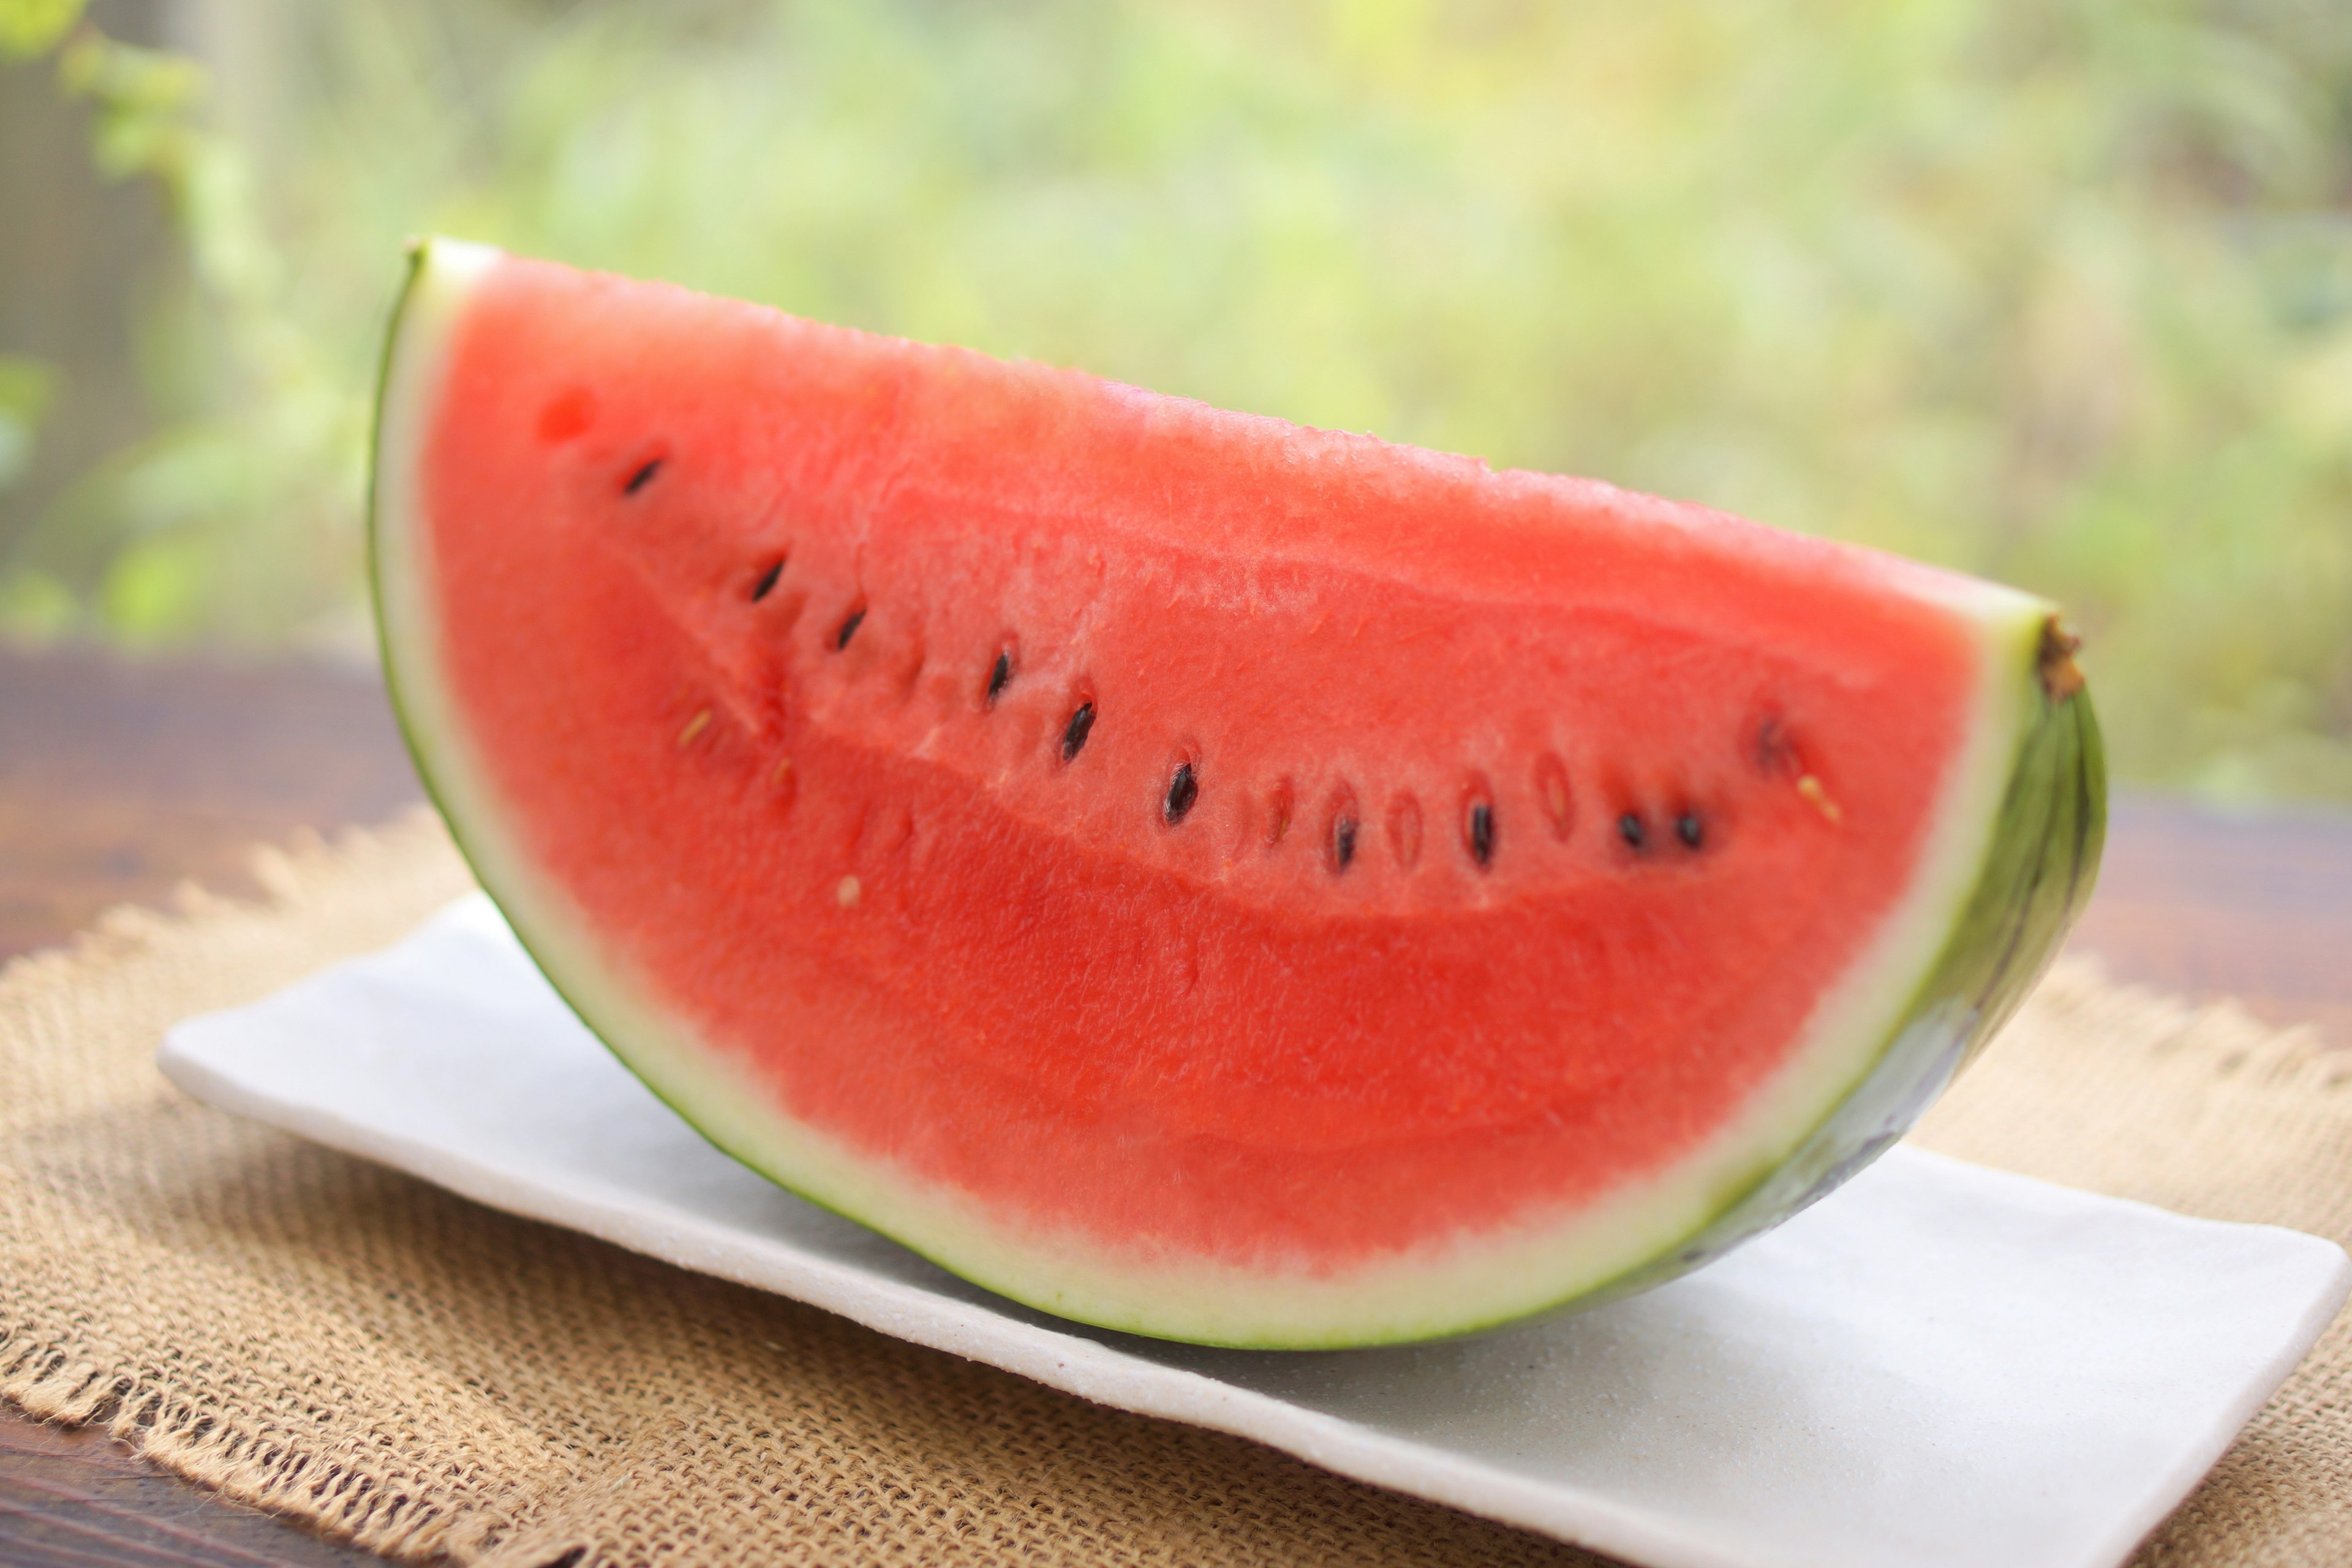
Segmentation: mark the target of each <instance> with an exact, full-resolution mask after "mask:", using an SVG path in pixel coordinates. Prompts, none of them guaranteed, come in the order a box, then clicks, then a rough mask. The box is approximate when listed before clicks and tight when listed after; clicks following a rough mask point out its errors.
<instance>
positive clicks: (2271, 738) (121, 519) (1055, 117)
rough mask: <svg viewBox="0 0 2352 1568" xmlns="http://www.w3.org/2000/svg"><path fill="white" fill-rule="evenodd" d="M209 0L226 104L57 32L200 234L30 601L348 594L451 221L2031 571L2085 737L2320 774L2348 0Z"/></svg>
mask: <svg viewBox="0 0 2352 1568" xmlns="http://www.w3.org/2000/svg"><path fill="white" fill-rule="evenodd" d="M0 5H15V6H17V7H19V8H24V9H30V10H36V11H37V10H47V11H50V12H58V11H59V9H60V8H59V7H58V6H57V5H55V4H54V3H53V0H50V3H47V4H42V3H39V0H34V3H32V4H30V5H29V6H28V5H27V0H0ZM65 9H68V10H69V9H70V8H69V7H68V8H65ZM215 9H216V11H218V12H220V13H221V14H223V15H226V14H228V12H229V9H230V8H227V7H216V8H215ZM236 12H237V13H238V14H240V15H242V16H245V17H246V20H245V22H244V23H243V24H242V25H241V26H242V31H241V32H239V31H237V30H236V29H235V28H232V29H231V30H230V34H229V36H227V37H226V44H225V45H224V46H223V47H222V49H221V50H220V58H222V59H224V60H225V61H226V62H228V64H227V65H226V66H224V70H226V71H227V73H228V74H227V75H226V76H225V77H224V81H225V83H226V85H225V86H223V87H222V88H220V89H219V90H217V91H215V92H213V93H212V94H211V96H209V97H207V89H206V85H205V78H204V76H203V74H202V73H201V72H200V71H199V70H198V69H197V68H195V67H194V65H193V63H192V62H189V61H185V60H182V59H178V58H172V57H165V56H153V55H146V54H142V53H140V52H138V51H132V50H127V49H125V48H123V47H121V46H119V45H114V44H110V43H108V42H107V41H105V40H103V39H102V38H100V37H98V36H97V35H95V34H94V33H91V32H89V31H87V30H84V31H81V32H79V33H76V34H73V35H71V36H70V37H68V41H67V43H66V44H65V45H64V49H63V53H62V55H61V57H60V66H59V69H60V79H61V83H62V85H63V86H64V87H65V89H67V90H68V91H69V92H72V93H75V94H77V95H79V97H80V98H81V99H82V100H84V101H86V102H87V103H88V104H89V106H90V110H91V124H92V129H93V134H94V138H95V140H94V146H95V149H96V152H97V155H98V157H99V159H100V163H101V164H102V165H103V166H104V167H106V168H107V169H108V170H110V172H113V173H115V174H119V175H123V176H132V175H135V176H139V177H146V178H152V179H155V180H158V181H160V182H162V183H163V185H164V186H165V187H166V188H167V189H168V191H169V194H170V198H171V201H172V204H173V210H174V212H175V213H176V215H177V216H178V219H179V222H180V225H181V228H182V231H183V232H184V235H185V236H186V240H187V245H188V248H189V257H188V262H187V267H186V275H187V283H186V287H185V289H184V299H182V300H179V302H178V304H177V305H176V307H175V308H173V309H169V310H157V311H156V312H154V319H153V320H152V321H150V322H148V323H147V326H146V335H145V341H146V342H147V343H148V345H149V347H148V358H149V361H150V362H151V363H150V379H151V381H152V384H153V386H154V398H155V401H156V405H157V406H158V408H159V410H161V411H162V413H161V418H162V423H161V425H160V426H159V433H158V434H157V435H156V436H155V437H153V438H152V440H151V441H149V442H147V443H145V444H144V445H142V446H141V447H137V448H136V449H133V450H131V451H127V452H123V453H121V454H120V455H119V456H118V457H117V458H115V459H114V460H112V461H110V463H108V464H107V465H105V466H103V467H102V468H100V469H99V470H98V471H96V472H93V473H91V474H89V475H88V476H86V477H85V478H84V479H82V480H81V481H80V482H79V483H78V484H77V485H76V486H74V487H73V488H72V489H71V490H70V491H69V492H68V494H67V495H66V496H65V497H64V498H63V499H62V500H60V501H59V502H58V504H57V506H56V507H54V508H53V509H51V510H50V512H49V513H48V515H47V516H46V517H44V518H43V519H42V520H41V521H40V523H39V525H38V526H37V528H35V529H34V530H33V531H32V532H31V533H30V534H29V535H27V536H26V538H24V539H22V540H20V541H19V542H17V543H16V548H15V554H14V558H13V560H12V561H11V563H9V565H10V568H11V570H12V571H13V575H5V574H0V619H9V620H11V622H12V624H15V625H16V626H19V628H20V629H22V630H31V629H35V626H34V623H35V622H38V625H39V626H40V627H42V628H47V629H49V630H55V629H58V628H59V627H62V626H71V625H79V626H91V627H97V628H100V629H102V630H103V631H104V632H105V633H106V634H108V635H110V636H112V637H118V638H121V639H122V640H125V641H128V642H132V643H168V642H172V641H174V640H180V639H187V638H199V637H201V638H213V639H227V640H231V641H244V642H261V643H267V642H273V641H282V640H284V639H287V638H289V637H310V636H317V635H321V634H320V628H321V627H326V628H332V627H335V626H344V627H346V628H348V627H349V626H352V625H353V624H355V622H354V617H356V616H357V615H358V614H359V613H360V612H359V611H358V609H357V605H359V603H360V598H359V589H360V584H359V578H358V574H359V570H360V568H359V563H358V559H357V551H356V537H357V527H358V522H357V519H358V512H359V508H360V504H361V488H362V473H361V463H362V456H361V454H362V442H363V439H364V432H365V425H366V417H367V411H366V405H365V399H366V396H367V393H368V389H369V372H370V365H371V362H372V358H373V353H374V351H375V341H374V340H375V334H376V332H377V331H378V330H379V326H380V322H381V319H382V315H383V309H384V306H385V304H386V301H387V298H388V295H389V291H390V289H392V287H393V285H394V281H395V280H396V278H397V275H398V270H399V267H398V259H397V258H398V244H399V241H400V239H401V237H403V236H404V235H405V234H408V233H411V232H417V231H428V230H429V231H446V232H451V233H456V234H460V235H466V236H469V237H478V238H483V239H488V240H492V241H496V242H499V243H501V244H504V245H507V246H509V247H513V248H516V249H519V250H523V251H528V252H532V253H536V254H541V255H548V256H554V257H560V258H565V259H568V260H572V261H575V262H579V263H583V264H586V265H592V266H597V267H605V268H616V269H619V270H623V271H627V272H632V273H637V274H642V275H650V276H658V277H666V278H672V279H677V280H680V281H682V282H686V283H689V284H692V285H695V286H697V287H700V288H704V289H713V290H717V291H719V292H723V293H729V294H735V295H741V296H745V297H749V298H751V299H757V300H768V301H772V302H773V303H775V304H778V305H781V306H782V307H784V308H785V309H787V310H794V311H798V312H801V313H803V314H806V315H811V316H816V317H820V318H824V319H826V320H830V321H843V322H847V323H850V324H853V325H857V326H863V327H868V328H873V329H877V330H881V331H892V332H899V333H904V334H907V335H909V336H913V337H918V338H925V339H932V340H941V341H948V342H961V343H967V344H970V345H971V346H974V347H977V348H980V349H983V350H986V351H988V352H990V353H998V354H1010V355H1028V356H1033V357H1036V358H1040V359H1045V360H1049V361H1053V362H1056V363H1068V364H1076V365H1080V366H1083V367H1085V368H1087V369H1090V370H1094V371H1097V372H1099V373H1101V374H1108V375H1111V376H1115V377H1118V378H1120V379H1123V380H1128V381H1133V382H1138V383H1140V384H1145V385H1149V386H1153V387H1157V388H1160V389H1161V390H1165V391H1170V392H1177V393H1183V394H1189V395H1193V396H1197V397H1202V398H1205V399H1207V400H1209V401H1211V402H1213V403H1217V404H1221V405H1227V406H1233V407H1240V408H1247V409H1253V410H1257V411H1260V412H1265V413H1269V414H1276V415H1280V416H1286V417H1288V418H1291V419H1295V420H1299V421H1303V422H1306V423H1308V424H1315V425H1321V426H1339V427H1345V428H1350V429H1370V430H1372V431H1374V432H1376V433H1378V434H1380V435H1381V436H1383V437H1390V438H1392V439H1396V440H1403V441H1413V442H1420V443H1423V444H1428V445H1433V446H1437V447H1448V448H1453V449H1456V450H1462V451H1469V452H1475V453H1478V454H1481V455H1483V456H1485V457H1486V458H1490V459H1491V460H1492V461H1494V462H1495V463H1496V464H1497V465H1498V466H1499V465H1505V464H1508V465H1517V466H1526V467H1533V468H1551V469H1561V470H1569V471H1574V472H1581V473H1589V474H1595V475H1598V476H1601V477H1603V478H1606V479H1613V480H1616V481H1618V482H1621V483H1623V484H1627V485H1631V486H1634V487H1637V488H1640V489H1654V490H1659V491H1663V492H1665V493H1668V494H1672V495H1677V496H1682V497H1687V498H1691V499H1695V500H1703V501H1706V502H1708V503H1711V504H1714V505H1717V506H1721V507H1725V508H1727V509H1730V510H1737V511H1741V512H1746V513H1748V514H1749V515H1753V516H1756V517H1759V518H1762V519H1764V520H1766V521H1771V522H1776V523H1780V524H1783V525H1786V526H1789V527H1792V528H1799V529H1804V530H1808V531H1816V532H1821V533H1825V534H1831V535H1834V536H1836V537H1840V538H1844V539H1851V540H1856V541H1861V542H1867V543H1871V544H1876V545H1880V546H1884V547H1886V548H1889V549H1894V550H1898V551H1902V552H1906V553H1909V554H1913V555H1917V556H1921V557H1925V558H1927V559H1930V560H1934V561H1938V562H1942V563H1948V564H1951V565H1955V566H1958V567H1961V568H1963V569H1966V570H1969V571H1973V572H1979V573H1982V574H1988V575H1991V576H1996V577H2000V578H2003V579H2007V580H2010V581H2013V582H2016V583H2020V584H2024V585H2027V586H2030V587H2032V588H2034V589H2036V590H2039V591H2041V592H2042V593H2045V594H2048V595H2052V596H2053V597H2055V598H2058V599H2060V600H2061V601H2063V603H2064V604H2065V605H2067V606H2068V609H2069V613H2070V616H2072V618H2073V619H2074V623H2075V624H2076V625H2077V626H2078V627H2079V628H2080V629H2081V630H2082V631H2083V632H2084V634H2085V636H2086V638H2087V640H2088V648H2087V652H2086V659H2085V662H2086V665H2087V667H2088V668H2089V669H2090V671H2091V673H2092V677H2093V679H2094V681H2095V686H2096V689H2097V690H2098V693H2099V696H2100V699H2101V702H2102V709H2103V713H2104V715H2105V718H2106V720H2107V722H2108V726H2109V729H2110V733H2111V741H2112V744H2113V753H2114V761H2115V762H2116V765H2117V766H2118V769H2119V771H2121V772H2123V773H2126V774H2127V775H2130V776H2134V777H2137V778H2139V779H2142V780H2148V781H2159V782H2168V783H2175V784H2188V785H2190V786H2192V787H2197V788H2200V789H2202V790H2205V791H2207V792H2210V793H2216V794H2222V795H2281V794H2314V795H2338V796H2345V797H2352V205H2347V204H2352V7H2347V6H2345V5H2341V4H2340V0H1791V3H1790V4H1787V5H1776V6H1754V5H1737V4H1730V3H1726V0H1650V3H1648V4H1645V5H1622V4H1620V3H1617V0H1560V3H1557V4H1535V3H1531V0H1528V3H1520V0H1454V3H1449V4H1440V3H1439V0H1258V3H1256V4H1250V5H1243V4H1238V3H1229V0H1192V3H1190V4H1186V3H1181V0H1110V3H1102V0H1000V3H997V4H992V5H977V4H972V3H971V0H840V3H832V4H819V3H815V0H772V3H757V4H755V3H751V0H696V3H693V4H677V5H667V6H664V7H660V8H655V7H649V6H642V5H625V4H620V3H618V0H577V3H574V4H571V5H560V6H558V5H546V4H526V3H524V0H339V3H338V4H337V5H332V6H307V5H299V4H296V3H293V0H281V3H280V4H278V5H276V6H275V7H272V6H269V5H260V4H258V0H256V4H253V5H246V6H241V7H237V8H236ZM59 25H60V26H62V24H59ZM14 26H16V25H15V24H9V25H8V27H0V31H7V30H8V28H9V27H14ZM27 36H29V31H28V33H27ZM215 41H216V42H217V41H219V40H217V39H216V40H215ZM240 62H241V63H240ZM240 73H241V74H240ZM26 584H32V586H30V587H27V586H26ZM20 602H21V605H23V606H24V607H23V608H22V609H19V608H18V607H17V606H18V605H19V604H20ZM60 605H63V606H64V607H63V608H62V609H61V608H60Z"/></svg>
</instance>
